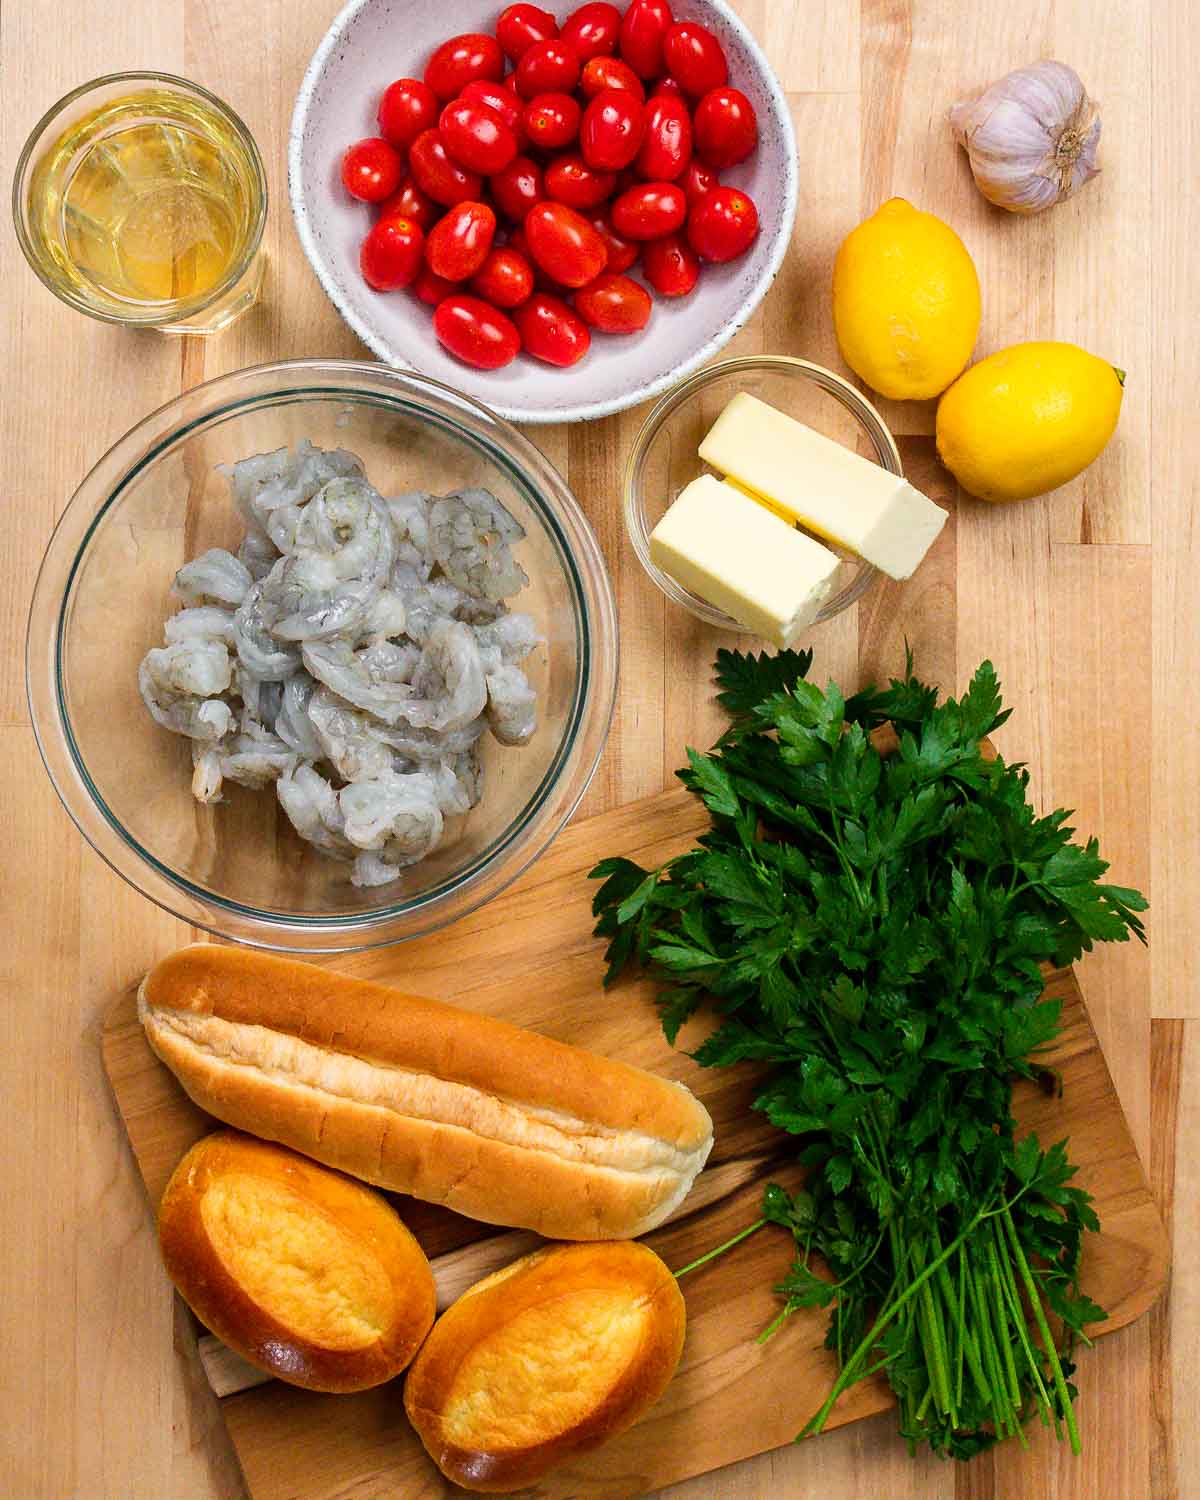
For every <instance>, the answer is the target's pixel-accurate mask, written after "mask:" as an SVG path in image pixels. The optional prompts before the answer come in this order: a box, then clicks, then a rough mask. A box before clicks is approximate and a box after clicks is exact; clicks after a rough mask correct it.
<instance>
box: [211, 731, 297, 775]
mask: <svg viewBox="0 0 1200 1500" xmlns="http://www.w3.org/2000/svg"><path fill="white" fill-rule="evenodd" d="M296 761H297V756H296V752H295V751H294V750H293V749H292V748H291V746H290V745H287V744H285V743H284V741H283V740H281V739H279V738H278V737H277V736H276V735H273V734H267V733H266V732H265V731H264V732H260V733H258V734H246V733H242V734H239V735H235V736H234V738H233V740H232V741H231V742H230V745H229V748H228V752H227V753H226V754H225V755H223V756H222V757H221V774H222V776H224V777H225V778H226V780H228V781H236V782H238V783H239V785H241V786H248V787H253V788H255V789H256V790H261V789H262V788H263V787H264V786H268V785H269V784H270V783H271V782H272V781H276V780H278V778H279V777H280V776H283V775H285V774H286V773H287V772H288V771H291V770H293V769H294V768H295V765H296Z"/></svg>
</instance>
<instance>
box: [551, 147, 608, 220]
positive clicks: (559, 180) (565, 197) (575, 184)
mask: <svg viewBox="0 0 1200 1500" xmlns="http://www.w3.org/2000/svg"><path fill="white" fill-rule="evenodd" d="M616 183H617V179H616V177H615V176H614V175H613V174H612V173H611V172H597V171H596V170H595V168H593V167H589V166H588V164H587V162H585V161H584V159H583V157H582V156H576V155H574V154H571V155H569V156H556V157H555V159H554V160H553V161H552V162H551V163H550V165H549V166H548V167H547V168H546V177H545V184H546V197H547V198H553V199H554V201H555V202H556V203H565V204H566V205H567V206H568V208H598V207H599V205H600V204H601V203H603V202H604V201H605V200H606V199H607V198H611V197H612V195H613V190H614V189H615V187H616Z"/></svg>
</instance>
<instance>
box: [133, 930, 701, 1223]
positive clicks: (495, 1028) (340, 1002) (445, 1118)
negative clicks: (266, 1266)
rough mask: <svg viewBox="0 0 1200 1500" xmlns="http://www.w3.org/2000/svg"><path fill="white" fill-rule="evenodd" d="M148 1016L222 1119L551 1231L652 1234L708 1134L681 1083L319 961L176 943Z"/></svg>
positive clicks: (401, 1184)
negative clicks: (323, 965)
mask: <svg viewBox="0 0 1200 1500" xmlns="http://www.w3.org/2000/svg"><path fill="white" fill-rule="evenodd" d="M139 1013H140V1015H141V1018H142V1023H143V1025H144V1026H145V1029H146V1036H147V1038H148V1040H149V1042H150V1045H151V1046H152V1047H153V1048H154V1050H155V1052H157V1053H158V1055H159V1057H161V1058H162V1060H163V1061H164V1062H165V1063H166V1064H167V1066H168V1067H169V1068H171V1069H172V1070H173V1072H174V1073H175V1074H176V1075H177V1076H178V1078H179V1081H180V1082H181V1083H182V1084H183V1087H184V1088H185V1089H186V1090H187V1092H188V1093H189V1094H190V1095H191V1097H192V1098H193V1099H194V1100H195V1101H196V1103H197V1104H198V1105H199V1106H200V1107H201V1109H205V1110H207V1111H208V1112H209V1113H210V1114H213V1115H216V1117H217V1118H218V1119H220V1120H224V1121H225V1122H226V1123H227V1124H229V1125H236V1126H238V1127H239V1128H240V1129H242V1130H248V1131H251V1132H252V1133H253V1134H255V1135H260V1136H265V1137H266V1138H268V1139H270V1140H276V1141H282V1142H283V1143H284V1144H285V1145H288V1146H291V1147H293V1148H294V1149H295V1150H297V1151H303V1152H305V1154H306V1155H308V1156H312V1157H314V1158H315V1159H316V1160H317V1161H323V1162H325V1163H326V1164H327V1165H328V1166H332V1167H338V1168H340V1169H341V1170H342V1171H344V1172H350V1173H352V1174H353V1175H354V1176H355V1177H361V1178H363V1179H364V1180H365V1181H367V1182H373V1183H376V1184H377V1185H378V1186H380V1187H386V1188H390V1189H391V1190H393V1191H394V1192H400V1193H411V1194H412V1195H413V1197H416V1198H423V1199H425V1200H426V1201H428V1202H431V1203H442V1204H445V1205H446V1206H447V1207H448V1208H453V1209H456V1210H457V1211H458V1212H459V1213H462V1214H467V1215H468V1216H469V1217H471V1218H475V1219H483V1220H485V1221H486V1222H488V1223H491V1224H508V1225H514V1226H516V1227H519V1228H522V1229H533V1230H536V1231H537V1232H538V1233H539V1234H543V1235H545V1236H546V1237H547V1238H548V1239H571V1240H602V1239H620V1238H625V1237H633V1236H635V1235H638V1234H643V1233H645V1232H646V1230H648V1229H652V1228H653V1227H654V1226H655V1225H656V1224H660V1223H661V1222H662V1221H663V1219H665V1218H666V1217H667V1215H668V1214H670V1213H672V1212H673V1211H674V1210H675V1209H676V1208H677V1207H678V1205H679V1204H680V1203H681V1202H682V1201H683V1199H684V1197H686V1195H687V1193H688V1191H689V1190H690V1188H691V1186H692V1183H693V1181H694V1180H695V1177H696V1174H697V1173H698V1172H699V1171H700V1168H701V1167H702V1166H703V1165H704V1162H705V1159H706V1158H707V1156H708V1153H709V1150H710V1148H711V1146H712V1121H711V1120H710V1118H709V1116H708V1111H707V1110H706V1109H705V1108H704V1106H703V1105H702V1104H701V1103H700V1102H699V1100H697V1099H696V1098H695V1097H694V1096H693V1095H692V1094H691V1093H690V1092H689V1091H688V1090H687V1089H685V1088H684V1087H683V1086H682V1085H681V1084H677V1083H672V1082H670V1081H669V1080H667V1079H663V1078H657V1077H655V1076H654V1075H653V1074H651V1073H646V1072H644V1071H643V1070H642V1069H641V1068H634V1067H630V1066H629V1065H628V1064H626V1063H621V1062H615V1061H613V1060H611V1059H609V1058H604V1057H597V1056H596V1055H595V1054H594V1053H590V1052H584V1051H582V1050H581V1049H580V1048H578V1047H569V1046H566V1045H565V1044H563V1043H562V1042H555V1041H552V1040H551V1039H550V1038H549V1037H544V1036H539V1035H538V1034H537V1033H536V1032H532V1031H524V1030H522V1029H521V1028H520V1027H519V1026H510V1025H509V1024H508V1023H507V1022H504V1021H497V1020H494V1019H492V1018H491V1017H488V1016H480V1015H473V1014H472V1013H471V1012H470V1011H465V1010H458V1009H456V1008H455V1007H454V1006H452V1005H444V1004H441V1003H440V1002H438V1001H436V1000H421V999H418V998H416V997H414V996H412V995H405V994H403V993H401V992H400V991H399V990H394V989H391V988H390V987H388V986H385V985H380V984H369V983H366V982H364V981H362V980H356V979H348V978H346V977H345V976H344V975H339V974H333V973H330V972H329V971H328V970H327V969H318V968H316V967H314V966H313V965H311V964H302V963H295V962H292V961H289V960H287V959H280V958H271V957H268V956H267V955H266V954H262V953H251V952H247V951H245V950H241V949H235V948H223V947H217V946H215V945H212V944H199V945H196V946H193V947H190V948H183V949H181V950H180V951H179V952H178V953H175V954H173V955H172V956H171V957H170V958H167V959H164V960H163V962H162V963H160V964H158V965H157V967H155V968H154V969H152V970H151V971H150V973H149V974H148V975H147V976H146V978H145V980H144V981H143V984H142V988H141V992H140V994H139Z"/></svg>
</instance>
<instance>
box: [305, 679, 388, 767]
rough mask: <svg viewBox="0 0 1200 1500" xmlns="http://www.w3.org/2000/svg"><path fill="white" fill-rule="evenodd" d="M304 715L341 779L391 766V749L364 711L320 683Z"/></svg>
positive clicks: (380, 728)
mask: <svg viewBox="0 0 1200 1500" xmlns="http://www.w3.org/2000/svg"><path fill="white" fill-rule="evenodd" d="M308 718H309V722H310V723H311V724H312V726H313V730H314V732H315V733H316V736H317V740H318V741H319V743H320V746H321V753H322V758H323V759H324V760H327V761H328V762H329V764H330V765H331V766H332V767H333V769H334V770H335V771H336V772H337V774H338V775H339V776H340V777H341V778H342V780H343V781H365V780H369V779H370V778H372V777H375V776H379V775H381V774H382V773H383V772H384V771H390V770H391V769H392V750H391V746H389V745H388V744H387V743H386V742H385V741H384V740H383V739H382V738H381V736H380V734H379V733H378V731H379V730H382V729H383V725H382V724H379V725H374V724H372V722H371V720H370V718H369V717H368V715H366V714H364V713H359V712H358V710H357V709H353V708H350V707H349V706H348V705H347V704H346V703H345V702H344V701H343V700H342V699H341V698H339V697H338V696H337V694H336V693H331V692H330V691H329V689H328V688H326V687H320V688H318V689H317V690H316V692H315V693H314V694H313V695H312V698H311V699H310V700H309V705H308Z"/></svg>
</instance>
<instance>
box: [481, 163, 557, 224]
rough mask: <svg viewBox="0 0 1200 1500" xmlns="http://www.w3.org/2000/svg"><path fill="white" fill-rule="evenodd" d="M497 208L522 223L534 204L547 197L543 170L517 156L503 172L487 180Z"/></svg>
mask: <svg viewBox="0 0 1200 1500" xmlns="http://www.w3.org/2000/svg"><path fill="white" fill-rule="evenodd" d="M488 186H489V187H490V188H491V190H492V197H493V198H494V199H495V200H496V207H497V208H498V209H499V210H500V212H501V213H502V214H506V215H507V216H508V217H509V218H510V219H513V220H515V221H516V223H518V224H519V223H520V222H521V221H522V220H523V219H524V217H525V215H526V214H527V213H528V212H529V210H530V209H531V208H532V207H533V205H534V204H535V203H541V202H542V200H543V199H544V198H545V196H546V190H545V188H544V187H543V185H542V169H541V167H539V166H538V164H537V162H535V161H532V160H531V159H530V158H529V157H528V156H514V157H513V159H512V161H510V162H509V164H508V166H507V167H505V169H504V171H503V172H497V173H496V174H495V176H494V177H491V178H489V179H488Z"/></svg>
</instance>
